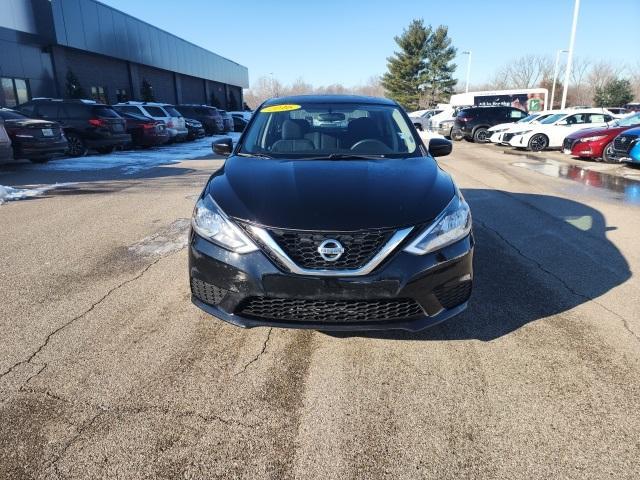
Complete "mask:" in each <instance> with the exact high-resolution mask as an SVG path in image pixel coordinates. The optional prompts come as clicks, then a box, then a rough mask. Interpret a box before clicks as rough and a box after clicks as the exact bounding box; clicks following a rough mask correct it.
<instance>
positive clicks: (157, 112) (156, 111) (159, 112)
mask: <svg viewBox="0 0 640 480" xmlns="http://www.w3.org/2000/svg"><path fill="white" fill-rule="evenodd" d="M143 109H144V110H146V112H147V113H148V114H149V115H150V116H152V117H161V118H164V117H166V116H167V113H166V112H165V111H164V110H163V109H161V108H160V107H150V106H144V107H143Z"/></svg>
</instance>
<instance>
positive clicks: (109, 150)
mask: <svg viewBox="0 0 640 480" xmlns="http://www.w3.org/2000/svg"><path fill="white" fill-rule="evenodd" d="M115 149H116V147H99V148H96V150H97V151H98V153H103V154H104V153H113V151H114V150H115Z"/></svg>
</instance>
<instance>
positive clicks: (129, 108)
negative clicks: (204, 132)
mask: <svg viewBox="0 0 640 480" xmlns="http://www.w3.org/2000/svg"><path fill="white" fill-rule="evenodd" d="M113 108H115V109H116V111H118V112H122V113H137V114H138V115H144V116H145V117H151V118H153V119H154V120H159V121H161V122H163V123H164V124H165V126H166V127H167V131H168V132H169V142H181V141H183V140H185V139H186V138H187V133H188V132H187V127H186V125H185V123H184V117H183V116H182V115H180V113H179V112H178V111H177V110H176V109H175V108H174V107H173V105H169V104H168V103H155V102H134V101H129V102H121V103H116V104H115V105H114V106H113Z"/></svg>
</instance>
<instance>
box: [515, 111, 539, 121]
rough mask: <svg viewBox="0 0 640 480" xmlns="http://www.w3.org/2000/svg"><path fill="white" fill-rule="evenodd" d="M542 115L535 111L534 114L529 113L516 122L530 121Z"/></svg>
mask: <svg viewBox="0 0 640 480" xmlns="http://www.w3.org/2000/svg"><path fill="white" fill-rule="evenodd" d="M539 116H540V114H539V113H534V114H533V115H527V116H526V117H524V118H521V119H520V120H518V121H517V122H516V123H529V122H531V121H532V120H534V119H535V118H538V117H539Z"/></svg>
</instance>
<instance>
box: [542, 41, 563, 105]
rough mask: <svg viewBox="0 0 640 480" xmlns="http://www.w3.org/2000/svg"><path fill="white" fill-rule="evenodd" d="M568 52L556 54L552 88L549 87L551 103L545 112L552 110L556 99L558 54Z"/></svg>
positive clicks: (559, 51) (560, 51) (558, 66)
mask: <svg viewBox="0 0 640 480" xmlns="http://www.w3.org/2000/svg"><path fill="white" fill-rule="evenodd" d="M567 51H568V50H558V51H557V52H556V66H555V68H554V69H553V87H551V103H550V104H549V105H548V106H547V107H548V108H547V110H552V109H553V101H554V100H555V98H556V82H557V81H558V68H560V54H561V53H567Z"/></svg>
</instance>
